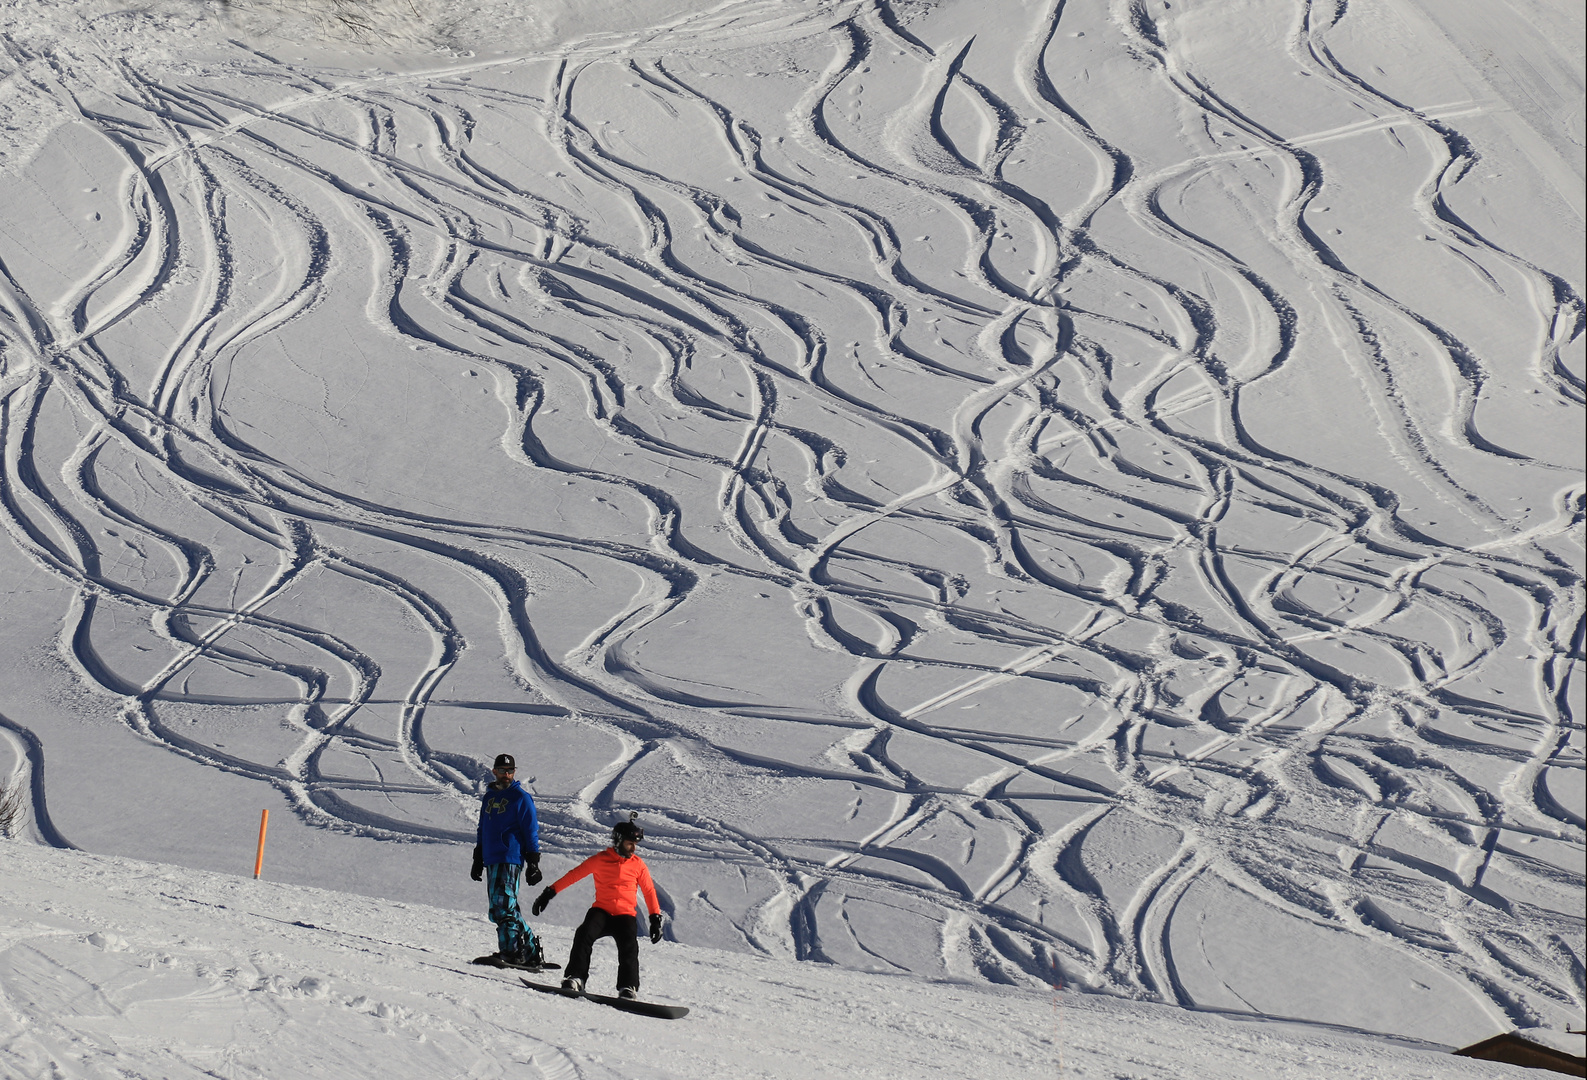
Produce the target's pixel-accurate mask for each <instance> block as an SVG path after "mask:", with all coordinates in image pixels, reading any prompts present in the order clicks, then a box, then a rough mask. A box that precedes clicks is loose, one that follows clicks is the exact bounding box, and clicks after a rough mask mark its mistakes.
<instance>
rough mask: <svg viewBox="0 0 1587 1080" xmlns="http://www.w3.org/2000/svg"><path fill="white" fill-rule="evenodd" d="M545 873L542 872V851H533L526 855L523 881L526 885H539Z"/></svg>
mask: <svg viewBox="0 0 1587 1080" xmlns="http://www.w3.org/2000/svg"><path fill="white" fill-rule="evenodd" d="M544 878H545V875H544V874H542V873H541V872H540V853H539V852H538V851H531V852H530V853H529V854H528V855H525V856H524V863H523V881H524V884H525V885H538V884H540V882H541V880H542V879H544Z"/></svg>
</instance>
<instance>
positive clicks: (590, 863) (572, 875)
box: [529, 852, 601, 915]
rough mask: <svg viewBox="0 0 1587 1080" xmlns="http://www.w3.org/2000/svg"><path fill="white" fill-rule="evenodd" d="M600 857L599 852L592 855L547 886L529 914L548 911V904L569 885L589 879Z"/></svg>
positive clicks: (536, 898) (541, 891)
mask: <svg viewBox="0 0 1587 1080" xmlns="http://www.w3.org/2000/svg"><path fill="white" fill-rule="evenodd" d="M600 857H601V856H600V853H599V852H597V853H596V854H594V855H591V856H590V857H589V858H588V859H585V860H584V861H583V862H581V863H579V864H578V865H577V866H575V867H574V868H573V869H571V870H569V871H568V872H567V873H565V874H563V875H562V876H561V877H559V878H557V879H556V880H555V881H553V882H552V883H551V884H549V885H547V886H546V887H545V888H544V889H541V890H540V895H539V896H537V897H535V902H534V906H533V907H531V908H530V909H529V913H530V914H531V915H538V914H540V913H541V912H542V911H544V910H545V909H546V905H547V904H549V903H550V902H551V901H552V900H554V899H556V895H557V893H559V892H561V891H562V890H563V889H565V888H567V887H568V886H569V885H572V884H573V883H574V882H576V881H579V880H581V879H583V878H586V877H589V876H590V875H591V874H592V873H594V872H595V860H596V859H599V858H600Z"/></svg>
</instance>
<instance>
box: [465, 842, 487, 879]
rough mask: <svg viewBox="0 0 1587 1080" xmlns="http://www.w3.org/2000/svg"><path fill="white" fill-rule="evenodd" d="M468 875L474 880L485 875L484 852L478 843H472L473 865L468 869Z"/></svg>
mask: <svg viewBox="0 0 1587 1080" xmlns="http://www.w3.org/2000/svg"><path fill="white" fill-rule="evenodd" d="M468 876H469V877H471V878H473V879H474V880H475V881H478V880H479V879H480V878H482V877H484V876H485V853H484V851H482V850H481V849H480V846H479V845H478V844H475V845H474V867H473V869H471V870H469V872H468Z"/></svg>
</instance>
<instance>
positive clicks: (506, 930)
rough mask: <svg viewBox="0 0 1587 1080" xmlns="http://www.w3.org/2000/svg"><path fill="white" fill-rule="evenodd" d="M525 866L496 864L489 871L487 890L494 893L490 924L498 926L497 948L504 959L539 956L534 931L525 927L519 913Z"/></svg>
mask: <svg viewBox="0 0 1587 1080" xmlns="http://www.w3.org/2000/svg"><path fill="white" fill-rule="evenodd" d="M522 872H523V864H522V863H492V864H491V865H489V866H487V867H485V887H486V888H487V889H488V890H490V921H491V922H493V923H495V924H496V944H497V946H498V948H499V949H500V951H501V954H502V955H503V956H514V955H517V954H519V953H523V954H528V953H531V952H538V951H539V950H537V949H535V945H536V944H537V942H536V941H535V935H534V931H533V930H530V929H529V927H527V926H526V925H524V921H523V915H522V913H520V912H519V910H518V875H519V874H520V873H522Z"/></svg>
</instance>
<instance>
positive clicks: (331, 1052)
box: [0, 844, 1538, 1080]
mask: <svg viewBox="0 0 1587 1080" xmlns="http://www.w3.org/2000/svg"><path fill="white" fill-rule="evenodd" d="M0 874H3V875H4V880H5V882H6V888H5V893H4V895H3V896H0V920H3V924H0V925H3V929H0V946H3V949H4V951H0V987H3V988H4V997H3V998H0V1074H3V1075H5V1076H7V1077H11V1076H23V1077H63V1076H64V1077H73V1078H81V1080H101V1078H103V1080H111V1078H121V1077H128V1076H147V1077H160V1078H161V1080H199V1078H202V1077H216V1076H222V1077H234V1078H239V1080H241V1078H253V1077H268V1078H272V1080H275V1078H286V1077H292V1078H302V1077H316V1076H323V1077H334V1078H336V1080H358V1078H361V1077H368V1078H370V1080H438V1078H451V1077H469V1078H477V1080H491V1078H495V1077H503V1078H508V1077H510V1078H513V1080H525V1078H528V1080H542V1078H544V1080H572V1078H575V1077H577V1078H580V1080H673V1078H684V1077H693V1078H699V1080H720V1078H723V1077H735V1078H737V1077H743V1078H745V1080H757V1078H762V1077H764V1078H776V1080H804V1078H809V1080H827V1078H830V1077H833V1076H852V1077H864V1078H889V1080H928V1078H938V1077H940V1078H942V1080H964V1078H965V1077H973V1078H977V1080H1024V1078H1030V1080H1085V1078H1088V1077H1089V1078H1096V1080H1116V1078H1118V1077H1129V1078H1132V1080H1181V1078H1190V1077H1218V1078H1219V1080H1314V1078H1316V1077H1320V1076H1326V1077H1330V1078H1333V1080H1377V1078H1380V1077H1385V1076H1392V1077H1394V1078H1395V1080H1434V1078H1437V1080H1445V1078H1448V1080H1463V1078H1473V1080H1475V1078H1478V1077H1488V1078H1511V1080H1524V1078H1526V1077H1536V1076H1537V1075H1538V1074H1537V1073H1533V1072H1531V1071H1529V1070H1525V1069H1521V1068H1517V1067H1515V1066H1510V1065H1495V1064H1492V1063H1488V1062H1482V1061H1472V1060H1469V1059H1464V1058H1457V1057H1452V1056H1450V1055H1449V1054H1448V1053H1447V1052H1445V1049H1444V1048H1442V1047H1433V1046H1425V1045H1417V1044H1415V1043H1412V1042H1408V1041H1403V1040H1400V1041H1385V1040H1383V1039H1382V1038H1378V1037H1368V1036H1366V1035H1364V1034H1361V1033H1354V1032H1350V1031H1342V1030H1328V1029H1324V1028H1319V1027H1316V1026H1315V1025H1306V1024H1299V1023H1285V1022H1278V1021H1272V1020H1265V1019H1264V1020H1251V1019H1237V1018H1231V1017H1227V1016H1217V1015H1209V1014H1206V1013H1195V1012H1187V1011H1184V1010H1181V1009H1177V1008H1171V1007H1168V1006H1164V1005H1152V1004H1146V1003H1141V1002H1133V1001H1123V1000H1118V999H1112V998H1101V997H1097V996H1094V995H1084V994H1075V993H1068V992H1064V993H1055V992H1053V991H1051V990H1048V991H1042V990H1029V989H1014V988H1009V987H992V986H988V985H986V984H984V983H973V982H959V981H952V980H936V979H921V978H918V977H914V976H908V975H899V974H890V975H884V974H879V973H871V972H858V971H844V970H841V969H833V968H829V967H825V966H820V965H813V964H801V963H797V962H795V961H791V960H779V959H772V958H769V957H764V956H751V955H745V954H744V953H742V952H724V951H719V950H716V949H710V948H703V947H694V948H687V947H685V948H680V947H679V946H676V945H671V944H666V943H664V944H662V945H661V946H659V947H651V946H650V945H649V943H645V944H644V945H642V946H641V948H642V949H643V953H642V962H643V971H644V983H645V991H646V994H645V996H647V997H650V998H654V999H656V1000H663V1001H679V1000H682V1001H687V1002H688V1003H689V1005H690V1007H691V1011H690V1014H689V1015H688V1016H687V1017H686V1018H684V1019H682V1020H677V1021H666V1020H655V1019H650V1018H646V1017H637V1016H631V1015H627V1014H624V1013H620V1012H617V1011H615V1010H613V1009H610V1008H607V1007H606V1006H604V1005H598V1004H595V1003H593V1002H587V1001H571V1000H565V999H562V998H553V997H549V996H544V995H541V994H536V993H533V992H532V991H529V990H526V989H524V988H523V987H522V986H520V985H519V982H518V978H519V977H518V976H517V975H515V974H513V973H510V972H502V971H497V970H494V969H487V968H480V967H470V966H468V965H467V964H464V963H460V962H459V960H458V957H459V956H461V955H467V954H468V953H469V951H470V950H471V949H474V948H477V947H478V938H479V925H478V924H479V919H478V917H477V916H470V915H467V914H464V913H462V912H458V911H452V910H447V909H444V908H434V907H429V906H426V905H422V904H403V903H395V902H392V901H388V900H378V899H367V898H364V897H360V896H348V895H347V894H345V893H332V892H326V891H324V890H322V889H314V888H310V887H307V886H294V885H281V884H273V883H271V882H268V881H261V882H255V881H250V880H247V879H245V878H237V877H235V876H229V875H222V874H215V873H210V872H207V871H202V870H188V869H184V868H180V867H174V866H162V865H159V864H152V863H138V862H133V861H131V860H127V859H117V858H113V857H108V856H102V855H86V854H80V853H77V852H50V851H41V850H40V849H38V848H33V847H25V846H22V845H18V844H5V845H0ZM571 936H572V935H571V934H569V933H567V932H566V931H562V930H560V929H556V930H553V931H552V932H551V934H550V939H551V946H552V949H553V951H554V952H557V953H559V954H560V953H562V952H564V950H565V949H566V947H567V944H568V941H569V939H570V938H571ZM615 969H616V959H615V957H614V954H613V952H612V949H611V946H610V943H606V951H605V952H604V953H602V952H599V951H597V953H596V962H595V964H594V966H593V967H592V969H591V974H592V976H594V978H595V979H597V980H603V981H604V980H606V979H610V978H611V977H612V974H613V972H614V971H615Z"/></svg>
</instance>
